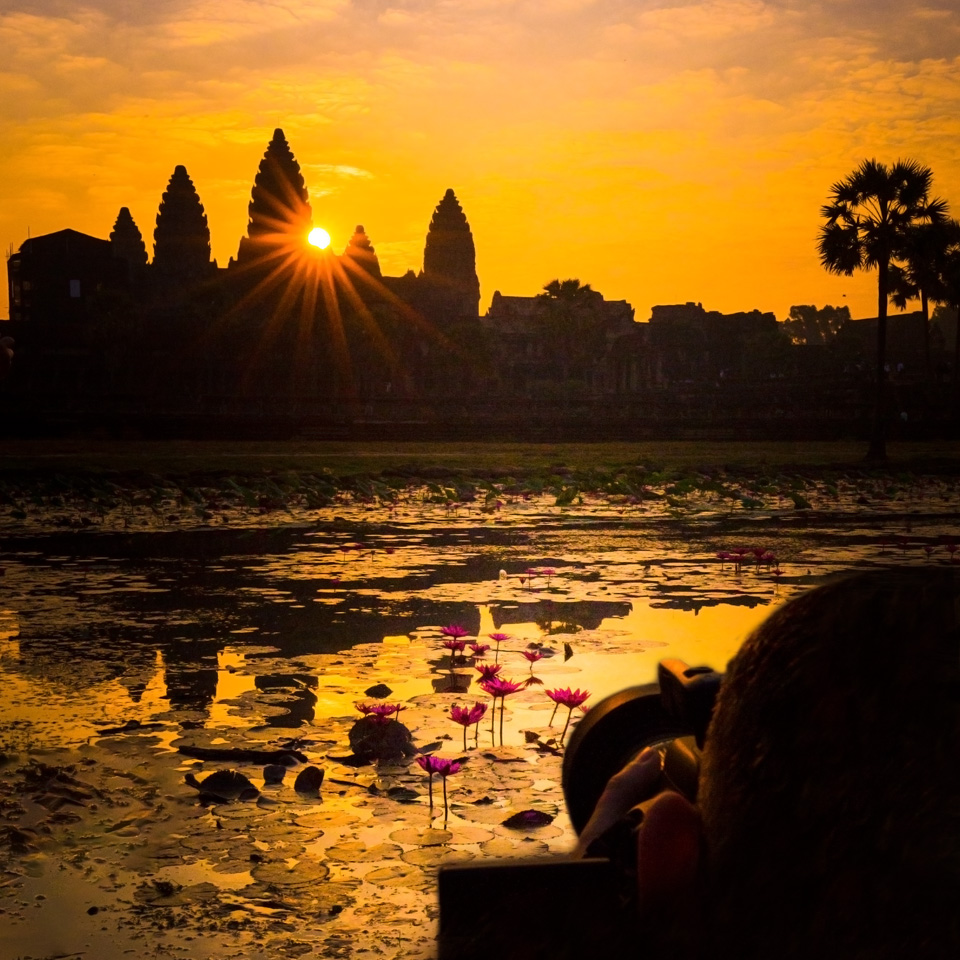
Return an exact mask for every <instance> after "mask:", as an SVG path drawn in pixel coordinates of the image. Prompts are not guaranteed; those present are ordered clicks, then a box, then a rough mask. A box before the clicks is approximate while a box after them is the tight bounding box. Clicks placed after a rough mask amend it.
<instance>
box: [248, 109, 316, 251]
mask: <svg viewBox="0 0 960 960" xmlns="http://www.w3.org/2000/svg"><path fill="white" fill-rule="evenodd" d="M248 212H249V217H250V219H249V221H248V223H247V235H246V236H245V237H244V238H243V239H241V241H240V250H239V253H238V254H237V261H238V262H239V263H241V264H244V263H250V262H251V261H254V260H257V259H261V258H271V257H272V256H273V255H275V254H276V253H277V252H278V251H280V250H282V249H283V248H285V247H287V248H290V249H291V250H292V249H302V247H303V246H304V245H305V244H306V242H307V234H308V233H309V232H310V228H311V227H312V225H313V219H312V218H313V214H312V211H311V210H310V202H309V200H308V198H307V188H306V186H305V184H304V181H303V174H302V173H301V172H300V164H299V163H297V161H296V158H295V157H294V155H293V151H292V150H291V149H290V144H289V143H287V139H286V137H285V136H284V135H283V130H281V129H280V128H279V127H278V128H277V129H276V130H274V131H273V139H272V140H271V141H270V143H269V144H268V146H267V150H266V152H265V153H264V155H263V159H262V160H261V161H260V167H259V169H258V170H257V175H256V177H255V178H254V181H253V190H252V193H251V198H250V206H249V207H248Z"/></svg>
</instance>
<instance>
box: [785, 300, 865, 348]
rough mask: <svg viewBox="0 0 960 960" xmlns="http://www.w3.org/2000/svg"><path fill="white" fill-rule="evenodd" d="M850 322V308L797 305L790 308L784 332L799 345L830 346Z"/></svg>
mask: <svg viewBox="0 0 960 960" xmlns="http://www.w3.org/2000/svg"><path fill="white" fill-rule="evenodd" d="M849 322H850V308H849V307H832V306H830V305H829V304H827V305H825V306H823V307H820V308H819V309H817V307H816V306H815V305H813V304H797V305H794V306H792V307H791V308H790V313H789V316H788V318H787V319H786V320H785V321H784V323H783V327H784V331H785V332H786V333H787V335H788V336H789V337H790V340H791V341H792V342H793V343H795V344H797V343H803V344H821V345H822V344H829V343H832V342H833V340H834V338H835V337H836V336H837V334H838V333H839V332H840V330H841V329H843V326H844V324H846V323H849Z"/></svg>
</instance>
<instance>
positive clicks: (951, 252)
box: [936, 220, 960, 409]
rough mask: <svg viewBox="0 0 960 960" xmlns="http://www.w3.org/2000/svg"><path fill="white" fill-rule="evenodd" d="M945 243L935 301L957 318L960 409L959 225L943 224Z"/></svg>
mask: <svg viewBox="0 0 960 960" xmlns="http://www.w3.org/2000/svg"><path fill="white" fill-rule="evenodd" d="M944 233H945V237H946V242H945V245H944V249H943V252H942V254H941V257H940V261H939V274H940V275H939V277H938V282H937V295H936V299H937V300H938V301H939V302H940V303H944V304H946V305H947V306H948V307H951V308H953V310H954V311H955V313H956V316H957V331H956V339H955V341H954V348H953V390H954V404H955V406H956V407H957V408H958V409H960V223H958V222H957V221H956V220H948V221H947V222H946V223H945V224H944Z"/></svg>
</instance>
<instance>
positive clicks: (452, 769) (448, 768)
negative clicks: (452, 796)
mask: <svg viewBox="0 0 960 960" xmlns="http://www.w3.org/2000/svg"><path fill="white" fill-rule="evenodd" d="M417 764H418V765H419V766H420V767H421V768H422V769H423V770H425V771H426V772H427V776H428V778H429V779H428V781H427V782H428V784H429V787H428V789H429V791H430V809H431V810H433V775H434V774H435V773H439V774H440V777H441V778H442V780H443V819H444V820H446V819H447V777H449V776H450V774H452V773H459V772H460V770H461V768H462V767H463V764H462V763H460V762H459V761H458V760H444V759H443V758H442V757H435V756H433V755H432V754H427V755H426V756H423V757H417Z"/></svg>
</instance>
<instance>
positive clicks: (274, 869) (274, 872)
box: [250, 860, 330, 887]
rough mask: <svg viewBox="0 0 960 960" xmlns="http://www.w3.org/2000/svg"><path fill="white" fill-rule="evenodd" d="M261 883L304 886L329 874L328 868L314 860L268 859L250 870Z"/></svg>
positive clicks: (277, 885)
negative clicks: (288, 860)
mask: <svg viewBox="0 0 960 960" xmlns="http://www.w3.org/2000/svg"><path fill="white" fill-rule="evenodd" d="M250 874H251V876H253V878H254V879H255V880H259V881H260V882H261V883H266V884H268V885H270V886H276V887H305V886H307V885H308V884H312V883H318V882H319V881H321V880H326V879H327V877H329V876H330V868H329V867H328V866H327V865H326V864H325V863H320V862H318V861H316V860H300V861H297V862H296V863H287V862H285V861H268V862H267V863H258V864H257V865H256V866H255V867H253V869H252V870H251V871H250Z"/></svg>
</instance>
